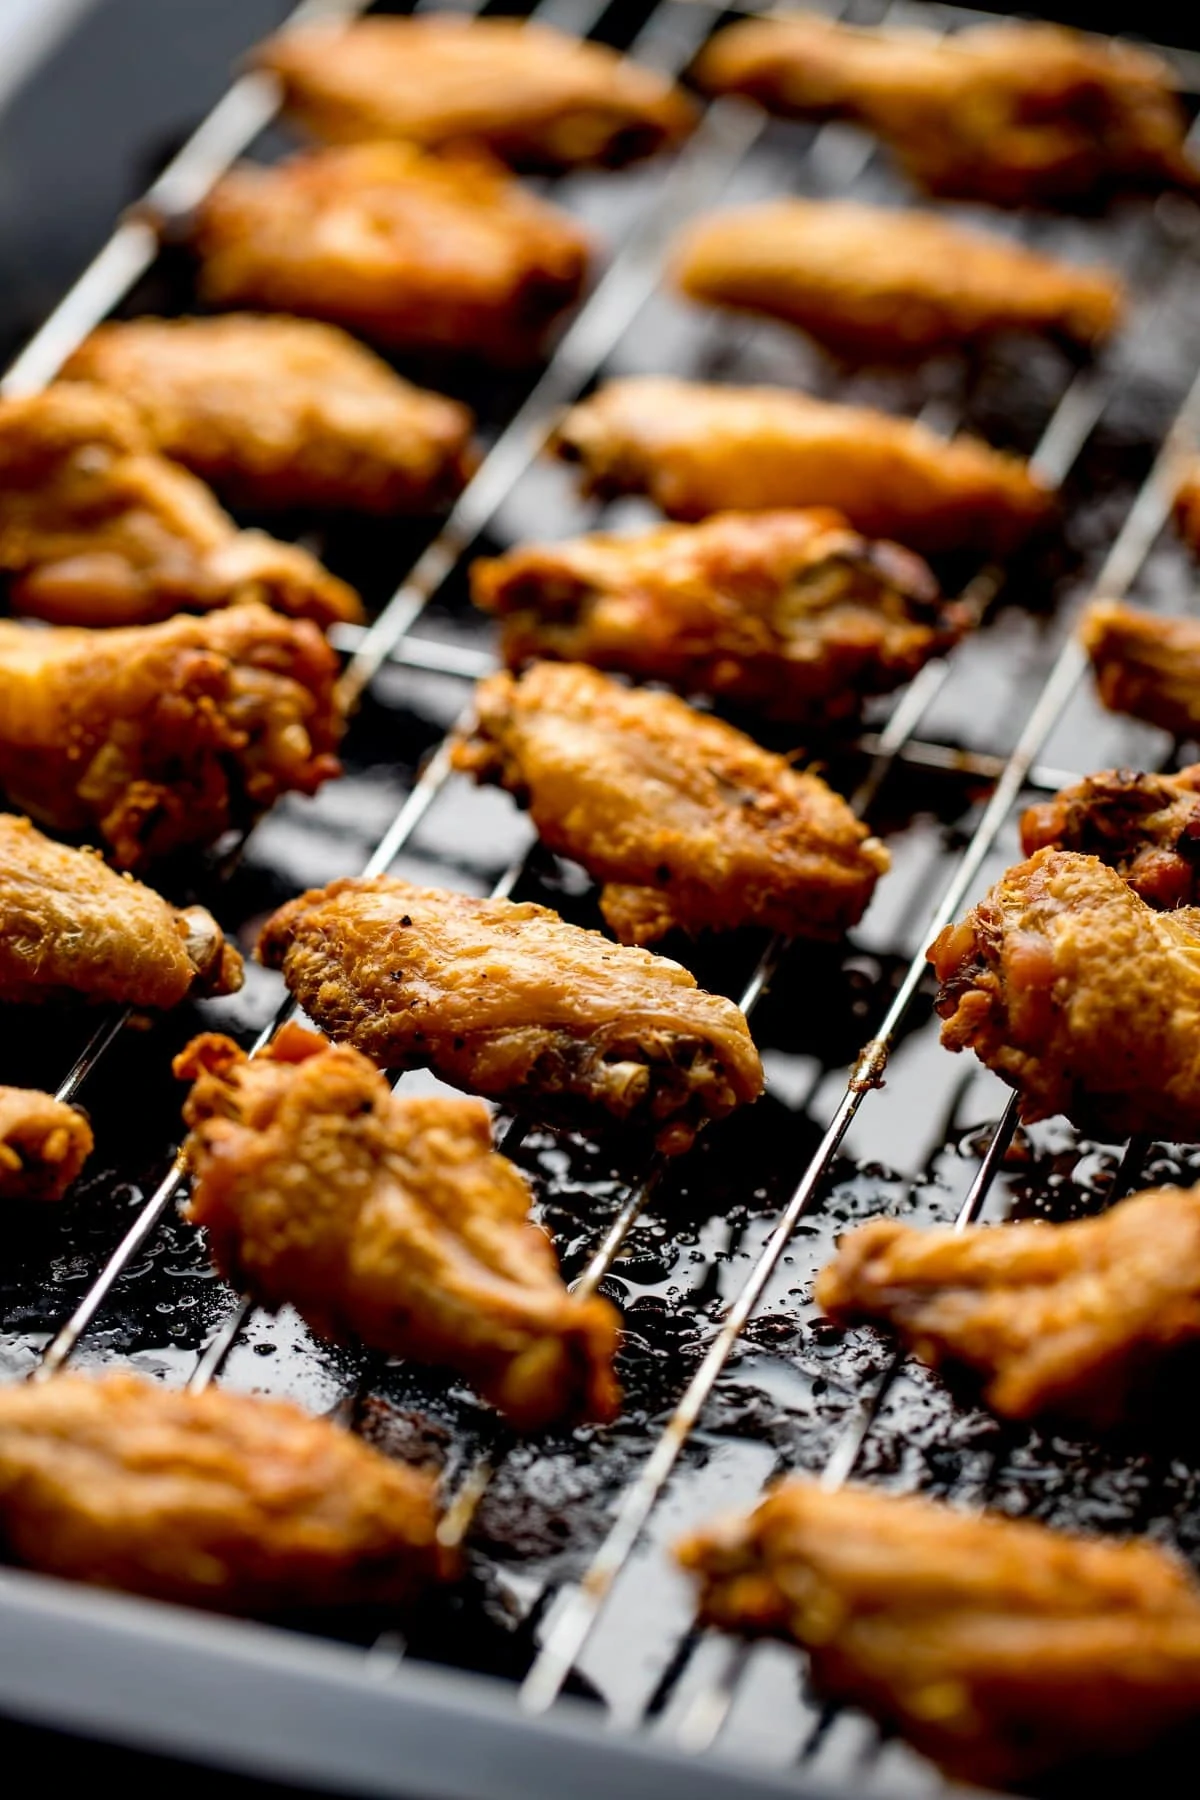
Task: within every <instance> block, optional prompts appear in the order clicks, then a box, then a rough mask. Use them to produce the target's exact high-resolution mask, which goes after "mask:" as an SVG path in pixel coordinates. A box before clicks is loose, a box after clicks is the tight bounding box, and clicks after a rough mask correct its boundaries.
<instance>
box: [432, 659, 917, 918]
mask: <svg viewBox="0 0 1200 1800" xmlns="http://www.w3.org/2000/svg"><path fill="white" fill-rule="evenodd" d="M475 712H476V723H475V727H474V731H473V734H472V736H471V737H470V738H469V739H467V740H466V741H463V742H460V743H459V744H458V745H457V746H456V748H455V756H454V761H455V767H456V768H459V769H464V770H467V771H469V772H470V773H471V774H473V775H474V776H475V777H476V779H477V780H480V781H495V782H498V783H499V784H500V785H501V786H502V787H505V788H507V789H508V790H509V792H510V793H512V794H515V795H516V797H517V798H518V800H520V801H522V802H523V803H524V804H527V805H528V807H529V811H530V816H531V817H532V819H533V822H534V824H535V825H536V826H537V829H538V832H539V835H540V836H541V837H542V839H543V840H544V842H545V843H546V844H548V845H549V847H550V848H551V849H552V850H556V851H558V852H560V853H561V854H562V855H564V856H570V857H573V858H574V860H575V861H576V862H579V863H582V864H583V866H584V868H586V869H587V870H588V872H589V873H590V874H591V875H593V876H594V877H595V878H596V879H597V880H598V881H601V882H603V883H605V887H604V891H603V893H602V894H601V896H600V906H601V910H602V911H603V913H604V916H605V918H606V919H607V921H608V923H609V925H610V926H611V927H612V929H613V931H614V932H615V933H616V935H617V936H618V937H619V938H620V940H621V942H622V943H625V944H639V943H640V944H646V943H652V942H653V941H654V940H655V939H656V938H660V937H662V936H664V934H665V933H666V932H668V931H670V930H671V929H672V928H673V927H676V926H679V927H682V928H683V929H684V930H685V931H701V930H704V929H706V928H711V929H713V930H718V931H720V930H729V929H732V928H734V927H736V926H739V925H764V926H766V927H768V929H770V930H772V931H782V932H786V933H787V934H788V935H789V936H796V935H801V936H805V937H831V936H837V935H838V934H839V933H840V932H842V931H844V930H846V928H847V927H848V926H850V925H854V924H857V922H858V920H859V919H860V918H861V917H862V915H863V913H864V912H865V910H866V907H867V903H868V901H869V900H870V898H871V895H872V893H873V892H874V889H875V883H876V882H877V881H878V879H879V877H880V875H882V874H883V873H884V871H885V870H886V869H887V867H888V854H887V851H886V850H885V849H884V847H883V845H882V844H881V843H880V842H879V840H878V838H873V837H870V836H869V835H868V832H867V828H866V826H865V825H862V824H860V822H859V821H858V820H857V819H856V818H855V817H854V814H853V813H852V812H851V811H850V808H849V807H848V806H847V805H846V802H845V801H844V800H843V799H841V797H840V796H839V795H837V794H835V793H834V792H833V790H832V789H831V788H829V787H827V786H826V784H825V783H824V782H823V781H822V780H821V779H820V778H819V776H816V775H810V774H806V773H803V772H802V771H800V770H798V769H794V768H793V767H792V766H791V764H790V763H789V762H787V761H786V759H785V758H784V757H782V756H777V755H775V753H774V752H773V751H770V750H764V749H762V748H761V747H760V746H759V745H758V744H756V743H754V742H753V740H752V739H750V738H748V737H746V736H745V735H744V733H742V732H740V731H736V730H735V729H734V728H733V726H732V725H726V724H725V723H724V722H723V721H722V720H720V719H714V718H712V717H710V716H709V715H708V714H705V713H699V712H696V711H695V710H694V709H693V708H692V707H690V706H688V705H687V704H686V702H685V701H683V700H679V699H677V698H676V696H675V695H674V694H657V693H650V692H647V691H646V690H644V689H634V688H627V687H622V686H620V684H619V683H617V682H615V681H610V680H609V679H608V677H607V676H605V675H599V674H597V673H596V671H595V670H594V669H589V668H585V667H584V666H583V665H582V664H579V663H566V664H563V663H535V664H534V665H533V667H532V668H531V669H528V670H527V671H526V673H525V674H524V675H522V676H520V677H514V676H512V675H507V674H501V675H493V676H491V677H490V678H489V679H488V680H487V681H483V682H481V683H480V684H479V686H478V688H477V689H476V691H475Z"/></svg>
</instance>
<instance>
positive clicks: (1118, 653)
mask: <svg viewBox="0 0 1200 1800" xmlns="http://www.w3.org/2000/svg"><path fill="white" fill-rule="evenodd" d="M1079 635H1080V637H1081V638H1082V640H1083V646H1084V649H1085V650H1086V651H1087V653H1088V655H1089V656H1090V658H1091V660H1092V673H1093V674H1094V675H1095V678H1096V687H1097V690H1098V691H1099V694H1100V698H1101V700H1102V701H1103V702H1104V704H1105V706H1107V707H1108V709H1109V711H1110V712H1118V713H1128V714H1129V716H1130V717H1131V718H1134V719H1144V720H1145V721H1146V723H1147V724H1148V725H1159V726H1161V727H1162V729H1163V730H1164V731H1169V732H1171V733H1172V734H1173V735H1174V736H1175V737H1180V738H1196V737H1200V620H1197V619H1177V618H1168V617H1165V616H1163V615H1162V614H1159V613H1147V612H1140V611H1139V610H1138V609H1137V608H1136V607H1133V606H1122V605H1120V603H1119V602H1118V601H1116V600H1098V601H1096V602H1095V604H1094V605H1092V606H1089V608H1088V610H1087V612H1086V613H1085V614H1084V617H1083V623H1082V625H1081V626H1080V630H1079Z"/></svg>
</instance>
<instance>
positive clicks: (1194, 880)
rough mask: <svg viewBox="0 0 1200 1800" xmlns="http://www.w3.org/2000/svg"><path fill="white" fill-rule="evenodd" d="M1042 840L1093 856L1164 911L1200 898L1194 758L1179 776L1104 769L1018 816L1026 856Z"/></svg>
mask: <svg viewBox="0 0 1200 1800" xmlns="http://www.w3.org/2000/svg"><path fill="white" fill-rule="evenodd" d="M1047 846H1051V847H1053V848H1054V849H1055V850H1076V851H1078V852H1079V853H1080V854H1081V855H1084V856H1098V857H1099V858H1100V860H1101V862H1106V863H1108V864H1109V866H1110V868H1114V869H1116V870H1118V871H1119V872H1120V874H1122V875H1123V876H1124V877H1125V879H1126V881H1127V882H1128V883H1129V885H1130V887H1131V888H1132V889H1133V890H1134V892H1135V893H1137V894H1140V895H1141V897H1142V899H1143V900H1145V901H1147V902H1148V903H1149V904H1150V905H1151V906H1157V907H1160V908H1161V909H1162V910H1163V911H1164V912H1169V911H1171V909H1172V908H1174V907H1176V906H1195V905H1197V904H1198V903H1200V763H1193V765H1192V766H1191V768H1188V769H1181V770H1180V772H1179V773H1178V774H1177V775H1141V774H1137V773H1135V772H1134V771H1133V770H1131V769H1105V770H1104V771H1103V772H1102V773H1101V774H1099V775H1089V776H1088V777H1087V778H1086V780H1084V781H1081V782H1079V783H1078V784H1077V785H1076V786H1075V787H1069V788H1064V789H1063V790H1062V792H1061V793H1059V794H1056V795H1055V796H1054V798H1053V800H1044V801H1041V802H1040V803H1039V804H1038V805H1037V806H1031V807H1029V809H1028V810H1027V811H1026V813H1025V814H1024V816H1023V818H1022V820H1021V847H1022V849H1023V850H1024V852H1025V854H1026V856H1032V855H1033V853H1034V851H1035V850H1044V849H1045V848H1047Z"/></svg>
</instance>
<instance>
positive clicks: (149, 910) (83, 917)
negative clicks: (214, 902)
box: [0, 813, 242, 1116]
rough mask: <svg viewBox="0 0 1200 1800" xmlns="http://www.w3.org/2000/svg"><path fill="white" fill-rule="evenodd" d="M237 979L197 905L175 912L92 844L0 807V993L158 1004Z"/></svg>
mask: <svg viewBox="0 0 1200 1800" xmlns="http://www.w3.org/2000/svg"><path fill="white" fill-rule="evenodd" d="M241 985H242V959H241V957H240V956H239V955H238V953H237V951H236V950H235V949H234V948H233V946H232V944H227V943H226V942H225V939H224V936H223V935H222V932H221V928H220V926H219V925H218V924H217V921H216V920H215V919H214V918H213V916H212V914H211V913H209V912H206V911H205V909H204V907H202V906H188V907H185V908H184V909H183V910H182V911H180V910H178V909H177V908H176V907H174V906H171V905H169V904H168V902H167V901H166V900H163V899H162V898H161V897H160V896H159V895H158V894H156V893H155V892H154V890H153V889H152V888H148V887H143V886H142V884H141V882H140V881H134V879H133V877H132V876H131V875H116V874H114V873H113V871H112V870H111V869H110V868H108V867H107V865H106V864H105V863H104V862H103V861H102V860H101V858H100V856H99V855H98V854H97V852H96V851H94V850H72V849H69V848H68V847H67V845H65V844H56V843H54V842H53V841H52V839H50V838H48V837H43V836H42V833H41V832H40V831H37V830H36V829H35V828H34V827H33V826H32V825H31V824H30V822H29V820H28V819H16V818H13V816H12V815H11V814H10V813H0V1001H7V1002H8V1003H9V1004H18V1005H30V1004H33V1003H36V1002H39V1001H43V1000H63V999H67V998H70V997H72V996H74V997H78V998H81V999H84V1000H92V1001H100V1002H105V1001H108V1002H117V1003H120V1004H126V1005H130V1006H138V1007H155V1008H159V1007H169V1006H178V1005H179V1003H180V1001H182V1000H186V999H188V998H189V997H191V996H197V995H204V994H232V993H236V992H237V990H238V988H240V987H241ZM72 1116H74V1115H72Z"/></svg>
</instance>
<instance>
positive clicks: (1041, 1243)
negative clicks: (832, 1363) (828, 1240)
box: [816, 1188, 1200, 1426]
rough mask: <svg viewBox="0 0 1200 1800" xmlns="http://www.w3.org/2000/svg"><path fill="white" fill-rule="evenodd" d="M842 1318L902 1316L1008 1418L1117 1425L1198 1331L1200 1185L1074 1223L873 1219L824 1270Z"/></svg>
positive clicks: (830, 1301)
mask: <svg viewBox="0 0 1200 1800" xmlns="http://www.w3.org/2000/svg"><path fill="white" fill-rule="evenodd" d="M816 1300H817V1304H818V1305H819V1306H821V1307H823V1308H824V1310H825V1311H826V1312H827V1313H829V1314H830V1315H831V1317H833V1318H834V1319H838V1320H841V1321H845V1322H850V1321H852V1320H857V1319H873V1320H878V1321H880V1322H882V1323H886V1324H889V1325H893V1326H895V1327H896V1329H897V1330H898V1331H899V1333H900V1335H901V1337H902V1338H903V1339H904V1341H905V1343H906V1344H908V1345H909V1346H910V1347H911V1348H912V1349H913V1350H915V1351H916V1354H917V1355H918V1356H919V1357H921V1358H922V1360H923V1361H925V1362H927V1363H932V1364H933V1365H934V1366H935V1367H936V1366H937V1365H938V1364H940V1363H942V1362H945V1361H951V1362H958V1363H963V1364H965V1365H966V1366H967V1367H968V1368H971V1369H973V1370H974V1371H975V1372H976V1373H977V1374H978V1375H980V1376H982V1377H983V1379H984V1381H985V1383H986V1388H985V1392H986V1397H987V1401H988V1404H989V1406H991V1407H993V1408H994V1409H995V1411H996V1412H998V1413H1003V1414H1004V1415H1005V1416H1006V1417H1007V1418H1013V1419H1029V1418H1034V1417H1036V1416H1037V1415H1038V1414H1041V1413H1051V1414H1067V1415H1070V1416H1073V1417H1083V1418H1085V1419H1087V1420H1090V1421H1092V1422H1093V1423H1095V1424H1098V1425H1101V1426H1105V1425H1114V1424H1117V1423H1118V1422H1120V1421H1121V1420H1122V1419H1123V1418H1124V1417H1126V1416H1127V1415H1128V1412H1129V1406H1130V1401H1131V1398H1132V1397H1133V1396H1134V1395H1135V1394H1137V1395H1139V1396H1140V1393H1141V1390H1142V1389H1143V1387H1144V1386H1146V1385H1148V1378H1152V1377H1155V1376H1160V1375H1161V1374H1162V1373H1163V1372H1164V1368H1170V1366H1171V1364H1172V1353H1174V1352H1178V1351H1180V1350H1181V1349H1183V1348H1185V1347H1186V1346H1188V1345H1190V1344H1194V1343H1195V1342H1196V1340H1197V1339H1198V1338H1200V1188H1186V1189H1185V1188H1156V1189H1154V1190H1153V1191H1151V1192H1149V1193H1145V1194H1138V1195H1136V1196H1135V1198H1133V1199H1132V1200H1124V1201H1122V1202H1121V1203H1120V1204H1119V1205H1118V1206H1114V1207H1113V1208H1112V1210H1111V1211H1109V1212H1106V1213H1104V1214H1103V1215H1102V1216H1101V1217H1100V1218H1096V1219H1078V1220H1075V1221H1073V1222H1072V1223H1071V1224H1068V1225H1044V1224H1027V1225H1004V1226H1000V1227H987V1226H979V1227H976V1228H974V1229H973V1230H968V1231H962V1232H957V1231H953V1230H937V1231H921V1230H918V1229H916V1228H915V1227H914V1226H912V1225H903V1224H901V1223H900V1221H899V1220H898V1219H872V1220H871V1221H870V1222H869V1223H868V1224H866V1225H860V1226H859V1227H858V1229H857V1230H856V1231H852V1232H850V1233H849V1235H848V1236H846V1237H844V1238H843V1239H842V1240H841V1242H840V1243H839V1245H838V1250H837V1255H836V1257H835V1258H834V1260H833V1261H832V1262H831V1263H829V1264H828V1265H827V1266H826V1267H825V1268H824V1269H822V1271H821V1273H820V1275H819V1276H818V1278H817V1285H816Z"/></svg>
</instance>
